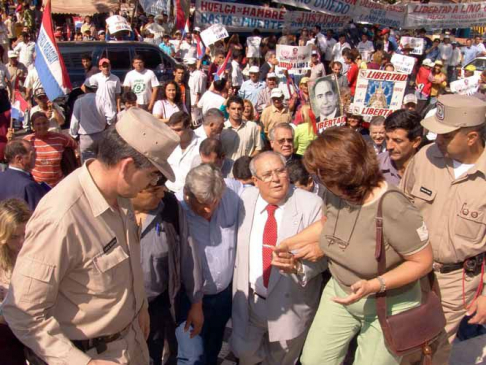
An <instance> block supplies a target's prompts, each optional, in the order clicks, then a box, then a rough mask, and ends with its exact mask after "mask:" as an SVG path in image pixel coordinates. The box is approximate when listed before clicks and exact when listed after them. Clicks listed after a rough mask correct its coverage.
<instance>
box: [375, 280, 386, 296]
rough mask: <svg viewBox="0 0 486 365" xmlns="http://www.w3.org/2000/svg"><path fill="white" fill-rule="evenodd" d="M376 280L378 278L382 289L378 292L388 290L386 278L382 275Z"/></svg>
mask: <svg viewBox="0 0 486 365" xmlns="http://www.w3.org/2000/svg"><path fill="white" fill-rule="evenodd" d="M376 280H378V281H379V282H380V290H379V291H378V293H383V292H385V291H386V283H385V279H383V277H381V276H377V277H376Z"/></svg>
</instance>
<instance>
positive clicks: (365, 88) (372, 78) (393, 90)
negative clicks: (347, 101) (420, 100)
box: [350, 70, 408, 117]
mask: <svg viewBox="0 0 486 365" xmlns="http://www.w3.org/2000/svg"><path fill="white" fill-rule="evenodd" d="M407 76H408V75H406V74H403V73H399V72H391V71H379V70H360V71H359V76H358V82H357V84H356V93H355V94H354V102H353V104H351V105H350V111H351V112H352V113H355V114H359V115H363V116H367V115H369V116H372V117H376V116H384V117H387V116H388V115H390V114H391V113H393V112H394V111H395V110H397V109H400V108H401V106H402V101H403V95H404V94H405V88H406V86H407Z"/></svg>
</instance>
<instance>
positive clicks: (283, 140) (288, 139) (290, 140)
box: [277, 138, 294, 145]
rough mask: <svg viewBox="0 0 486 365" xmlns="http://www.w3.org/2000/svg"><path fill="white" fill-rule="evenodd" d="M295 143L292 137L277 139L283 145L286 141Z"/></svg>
mask: <svg viewBox="0 0 486 365" xmlns="http://www.w3.org/2000/svg"><path fill="white" fill-rule="evenodd" d="M286 142H287V143H294V140H293V139H292V138H281V139H277V143H278V144H279V145H283V144H284V143H286Z"/></svg>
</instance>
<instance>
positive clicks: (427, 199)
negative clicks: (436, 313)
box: [401, 95, 486, 364]
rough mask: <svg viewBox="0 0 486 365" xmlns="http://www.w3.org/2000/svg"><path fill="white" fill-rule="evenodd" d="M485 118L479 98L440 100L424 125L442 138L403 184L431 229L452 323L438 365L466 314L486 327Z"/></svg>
mask: <svg viewBox="0 0 486 365" xmlns="http://www.w3.org/2000/svg"><path fill="white" fill-rule="evenodd" d="M485 114H486V103H484V102H483V101H481V100H479V99H477V98H475V97H472V96H462V95H443V96H440V97H439V100H438V103H437V113H436V114H435V116H432V117H429V118H426V119H424V120H422V122H421V124H422V126H423V127H424V128H426V129H428V130H430V131H431V132H433V133H437V139H436V141H435V143H434V144H432V145H429V146H427V147H425V148H423V149H422V150H421V151H419V152H418V153H417V155H415V157H414V158H413V160H412V162H411V163H410V165H409V166H408V168H407V170H406V172H405V175H404V177H403V179H402V182H401V187H402V188H403V189H404V191H405V193H406V194H407V195H408V196H409V197H411V199H412V200H413V202H414V204H415V206H416V207H417V208H418V209H419V210H420V212H421V213H422V215H423V217H424V220H425V224H426V226H427V227H428V229H429V237H430V242H431V244H432V248H433V253H434V270H435V274H436V276H437V279H438V282H439V287H440V290H441V295H442V306H443V309H444V313H445V315H446V319H447V325H446V328H445V330H446V332H447V338H446V337H445V336H444V338H443V339H441V340H439V344H438V346H439V349H438V350H437V351H436V353H435V355H434V359H433V363H434V364H447V363H448V357H449V354H450V343H451V342H452V340H453V339H454V338H455V335H456V332H457V329H458V327H459V324H460V322H461V320H462V318H463V317H464V315H468V316H471V318H470V319H469V323H470V324H485V323H486V296H485V295H486V290H483V291H482V290H481V288H482V283H483V282H484V281H485V277H483V273H482V269H484V264H485V263H484V253H485V251H486V235H485V230H486V181H485V180H486V178H485V176H486V151H485V149H484V140H485V137H486V123H485ZM424 230H425V228H424ZM419 234H420V232H419Z"/></svg>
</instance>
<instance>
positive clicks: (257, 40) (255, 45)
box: [246, 37, 262, 58]
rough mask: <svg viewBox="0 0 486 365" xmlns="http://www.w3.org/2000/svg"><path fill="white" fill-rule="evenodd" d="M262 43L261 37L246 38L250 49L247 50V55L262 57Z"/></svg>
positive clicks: (249, 56)
mask: <svg viewBox="0 0 486 365" xmlns="http://www.w3.org/2000/svg"><path fill="white" fill-rule="evenodd" d="M261 43H262V38H261V37H248V38H246V47H247V48H248V51H247V52H246V57H248V58H258V57H260V44H261Z"/></svg>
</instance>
